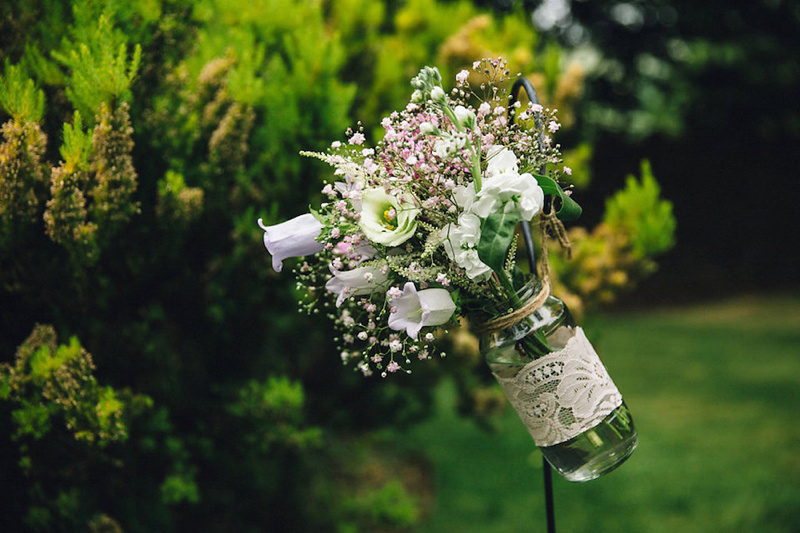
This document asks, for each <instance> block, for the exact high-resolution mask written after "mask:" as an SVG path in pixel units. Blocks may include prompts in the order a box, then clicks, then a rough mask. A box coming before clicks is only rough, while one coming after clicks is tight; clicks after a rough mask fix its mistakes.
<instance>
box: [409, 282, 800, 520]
mask: <svg viewBox="0 0 800 533" xmlns="http://www.w3.org/2000/svg"><path fill="white" fill-rule="evenodd" d="M585 329H586V330H587V333H588V335H589V338H590V339H592V341H593V343H594V344H595V347H596V348H597V350H598V352H599V353H600V355H601V357H602V358H603V360H604V362H605V364H606V367H607V368H608V369H609V372H610V373H611V375H612V377H613V378H614V381H615V382H616V384H617V386H618V388H619V389H620V391H621V392H622V393H623V395H624V397H625V400H626V403H627V404H628V406H629V407H630V408H631V410H632V412H633V415H634V419H635V422H636V425H637V429H638V432H639V447H638V449H637V450H636V451H635V452H634V454H633V456H632V457H631V458H630V459H629V460H628V462H626V463H625V464H623V465H622V466H621V467H620V468H619V469H617V470H616V471H614V472H612V473H611V474H609V475H607V476H605V477H602V478H600V479H598V480H595V481H590V482H588V483H582V484H575V483H570V482H567V481H566V480H564V479H563V478H560V477H559V476H558V475H555V479H554V484H555V501H556V519H557V525H558V530H559V531H562V532H584V531H587V532H588V531H591V532H606V531H609V532H616V531H620V532H662V531H663V532H677V531H679V532H681V533H688V532H704V533H705V532H720V531H731V532H734V531H735V532H741V531H754V532H768V531H780V532H790V531H800V423H798V415H800V298H791V297H774V298H769V297H763V298H758V299H756V298H740V299H736V300H732V301H730V302H724V303H719V304H713V305H703V306H695V307H690V308H685V309H675V310H661V311H651V312H646V313H645V312H639V313H626V314H614V315H607V316H602V317H594V318H593V319H592V320H590V321H588V322H587V324H586V325H585ZM453 394H454V393H453V391H452V389H451V388H448V387H446V386H445V387H442V388H441V389H440V390H439V391H438V402H439V407H438V413H437V415H436V416H435V417H434V418H433V419H431V420H428V421H426V422H425V423H423V424H421V425H419V426H417V427H415V428H414V429H413V431H411V432H410V433H409V434H406V438H409V439H411V443H410V444H411V445H412V446H415V447H417V448H418V449H420V450H424V453H426V455H427V456H428V457H429V459H430V460H431V461H432V463H433V469H434V474H433V475H434V478H435V495H436V496H435V498H436V499H435V502H434V503H433V506H432V507H433V512H432V514H431V516H430V517H429V518H428V520H427V521H426V522H425V524H424V527H423V528H421V531H429V532H452V531H459V532H471V531H475V532H504V533H505V532H516V531H520V532H521V531H543V530H544V529H545V517H544V503H543V492H542V481H541V464H540V461H541V458H540V457H541V456H540V455H539V454H538V452H536V451H535V447H534V445H533V443H532V441H531V440H530V437H529V436H528V434H527V432H526V431H525V429H524V428H523V427H522V424H521V422H519V420H518V419H517V418H516V414H515V413H514V412H513V411H512V410H511V409H510V408H509V409H507V411H506V413H505V415H504V416H503V417H502V419H501V420H500V421H499V424H498V426H499V431H498V432H496V433H486V432H484V431H482V430H480V429H478V427H477V426H476V425H475V424H474V423H473V422H471V421H469V420H465V419H462V418H459V417H458V416H457V415H455V414H454V413H453V409H452V408H451V407H450V406H449V405H448V404H450V403H452V401H453Z"/></svg>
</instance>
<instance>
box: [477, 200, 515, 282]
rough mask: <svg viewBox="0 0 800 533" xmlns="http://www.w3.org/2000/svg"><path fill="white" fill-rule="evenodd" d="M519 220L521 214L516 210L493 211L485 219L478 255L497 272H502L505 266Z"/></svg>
mask: <svg viewBox="0 0 800 533" xmlns="http://www.w3.org/2000/svg"><path fill="white" fill-rule="evenodd" d="M517 222H519V214H517V213H516V212H513V213H492V214H491V215H489V216H488V217H487V218H486V220H484V221H483V225H482V226H481V240H480V241H479V242H478V257H480V259H481V261H483V262H484V263H486V264H487V265H488V266H489V267H490V268H491V269H492V270H494V271H495V272H501V271H502V270H503V267H504V266H505V262H506V254H508V248H509V247H510V246H511V240H512V239H513V238H514V229H515V228H516V226H517Z"/></svg>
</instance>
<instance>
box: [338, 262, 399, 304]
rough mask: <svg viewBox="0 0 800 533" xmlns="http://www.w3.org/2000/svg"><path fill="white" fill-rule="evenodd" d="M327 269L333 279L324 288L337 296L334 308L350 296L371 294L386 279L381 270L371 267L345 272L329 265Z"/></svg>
mask: <svg viewBox="0 0 800 533" xmlns="http://www.w3.org/2000/svg"><path fill="white" fill-rule="evenodd" d="M329 268H330V271H331V274H333V277H332V278H331V279H329V280H328V282H327V283H325V288H326V289H328V291H329V292H335V293H336V294H338V295H339V296H338V297H337V298H336V307H339V306H340V305H342V302H344V301H345V300H346V299H347V298H349V297H351V296H361V295H364V294H370V293H372V292H373V291H375V290H376V289H378V288H379V287H380V286H381V285H382V284H383V283H384V282H385V281H386V280H387V279H388V278H387V276H386V274H384V273H382V272H381V269H379V268H374V267H371V266H363V267H359V268H354V269H353V270H347V271H342V270H337V269H336V268H334V267H333V265H329Z"/></svg>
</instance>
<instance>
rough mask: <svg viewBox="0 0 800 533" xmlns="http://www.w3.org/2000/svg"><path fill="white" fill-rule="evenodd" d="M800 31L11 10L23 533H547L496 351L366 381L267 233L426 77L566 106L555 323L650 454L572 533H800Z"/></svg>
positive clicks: (97, 7)
mask: <svg viewBox="0 0 800 533" xmlns="http://www.w3.org/2000/svg"><path fill="white" fill-rule="evenodd" d="M798 30H800V6H798V5H797V4H796V3H792V2H788V1H785V0H784V1H781V0H757V1H753V2H749V3H747V4H746V5H743V6H738V5H736V6H735V5H732V4H730V3H728V2H724V1H722V0H714V1H710V2H703V3H696V2H688V1H681V0H637V1H626V2H620V1H614V2H602V3H599V2H586V1H579V0H542V1H524V2H523V1H518V2H513V1H511V0H504V1H503V0H496V1H487V0H484V1H478V0H475V1H472V0H450V1H434V0H406V1H399V0H384V1H375V0H292V1H290V0H261V1H252V0H250V1H243V0H204V1H200V2H192V1H189V0H130V1H128V2H106V1H99V0H79V1H74V2H67V1H58V0H33V1H30V0H29V1H8V2H3V3H2V5H0V59H1V60H2V62H3V66H2V75H0V121H1V122H2V124H3V125H2V132H1V133H0V282H2V286H0V363H2V366H0V450H2V454H0V479H2V481H3V486H4V487H7V490H6V492H5V495H4V496H5V497H4V498H3V500H2V504H0V505H2V512H0V529H2V530H4V531H21V530H33V531H73V530H75V531H86V530H90V531H120V530H122V531H184V530H200V531H230V530H237V531H453V530H458V531H481V532H483V531H531V530H534V531H535V530H541V529H542V528H543V524H544V517H543V504H542V489H541V485H540V482H539V478H540V473H541V472H540V469H541V466H540V458H539V456H538V453H537V452H536V451H535V447H534V446H533V444H532V442H531V441H530V438H529V437H528V435H527V433H526V432H525V431H524V429H523V428H522V426H521V424H520V423H519V421H518V420H517V419H516V415H515V414H514V413H513V412H511V411H510V410H509V409H505V408H504V405H505V400H504V398H503V397H502V394H501V393H500V392H499V390H498V389H497V387H496V386H494V385H493V383H492V381H491V376H490V375H489V374H488V371H487V369H486V368H485V365H482V363H481V361H480V359H479V357H478V355H477V354H476V351H475V339H474V338H473V337H471V336H469V335H467V334H466V333H465V332H463V331H461V332H456V333H454V335H453V336H452V337H451V338H450V339H449V341H448V344H449V345H448V347H447V349H448V351H449V353H450V354H451V355H450V356H449V357H448V358H446V359H444V360H442V361H436V362H432V363H431V364H428V365H419V367H417V368H416V369H415V372H414V374H412V375H411V376H408V377H402V378H398V379H393V380H391V381H388V380H387V381H384V380H381V379H380V378H376V379H375V380H365V379H363V378H361V377H359V376H358V375H356V374H354V373H353V372H351V371H350V370H348V369H345V368H344V367H342V366H341V364H340V362H339V358H338V356H337V355H336V354H335V353H332V345H331V343H330V337H331V335H332V334H333V333H332V330H331V328H330V325H328V324H326V323H325V322H324V320H320V319H317V318H316V317H313V318H309V317H305V316H303V315H299V314H297V313H296V311H295V294H294V285H293V282H292V279H291V275H290V274H289V273H288V272H285V273H284V274H283V275H278V274H276V273H275V272H273V271H272V269H271V268H270V266H269V264H270V262H269V258H268V256H267V254H266V252H265V250H264V248H263V245H262V243H261V231H260V230H259V228H258V226H257V225H256V224H255V220H256V219H257V218H259V217H261V218H264V219H265V222H266V223H275V222H278V221H280V220H283V219H286V218H289V217H291V216H294V215H297V214H299V213H302V212H305V211H306V209H307V206H308V204H309V203H311V204H313V203H315V202H317V201H318V200H319V196H318V192H317V191H319V190H320V188H321V183H322V180H323V179H324V178H326V176H327V174H326V173H327V172H328V169H327V168H325V167H324V166H323V165H321V164H318V162H315V161H313V160H309V159H306V158H301V157H299V155H298V152H299V151H300V150H323V149H324V148H325V147H326V146H327V145H328V144H329V143H330V142H331V141H333V140H337V139H341V138H342V137H343V132H344V130H345V129H346V128H347V127H348V126H353V125H355V124H356V123H357V122H358V121H360V122H361V123H362V124H363V126H364V128H365V131H366V132H367V133H368V134H369V136H370V138H371V140H372V141H375V140H377V139H378V138H379V135H380V132H379V130H378V125H379V123H380V119H381V118H382V117H383V116H385V115H386V114H388V113H389V112H390V111H391V110H393V109H396V108H399V107H401V106H403V105H404V104H405V102H406V101H407V99H408V97H409V95H410V90H409V86H408V80H409V79H410V78H411V77H412V76H413V75H415V74H416V72H417V71H418V69H419V68H420V67H421V66H423V65H426V64H431V65H437V66H438V67H439V68H440V70H441V71H442V74H443V76H444V78H445V79H450V80H452V79H453V76H454V75H455V73H456V72H458V71H459V70H460V69H462V68H464V67H468V66H469V65H471V64H472V62H473V61H474V60H476V59H480V58H482V57H488V56H497V55H502V56H504V57H506V58H507V59H509V61H510V65H511V69H512V71H513V72H520V73H522V74H523V75H524V76H526V77H528V78H529V79H530V80H531V81H532V82H533V83H534V85H535V86H536V88H537V89H538V91H539V92H540V98H541V99H542V100H543V102H544V103H545V104H546V105H550V106H555V107H558V108H559V114H560V117H561V120H562V122H563V124H564V128H563V130H562V131H561V132H559V133H560V137H559V138H558V141H559V142H561V143H562V146H563V147H564V151H565V155H566V160H567V164H568V165H570V166H571V167H572V168H573V178H574V180H575V182H574V186H575V193H574V194H575V195H576V198H577V199H578V200H579V202H580V203H581V204H582V205H583V206H584V208H585V214H584V217H583V219H582V220H581V221H580V227H578V226H575V227H571V228H570V229H569V231H570V236H571V239H572V242H573V246H574V257H573V259H572V261H569V262H567V261H565V260H564V259H563V258H559V256H558V254H557V253H556V251H555V250H554V253H553V254H551V257H552V258H553V265H552V266H553V269H554V273H555V275H556V277H557V281H558V283H557V294H559V296H562V297H563V298H564V299H565V300H566V301H567V302H568V303H569V305H570V306H571V308H572V309H573V310H575V311H576V313H578V314H579V315H581V316H582V317H583V320H584V323H585V324H586V327H587V328H588V329H589V331H590V336H591V338H592V339H593V340H594V341H595V343H596V345H597V347H598V349H599V351H600V353H601V355H602V356H603V359H604V361H605V362H606V364H607V366H608V368H609V370H610V372H611V374H612V375H613V376H614V378H615V381H616V382H617V384H618V386H619V387H620V389H621V390H622V392H623V394H624V395H625V397H626V401H627V403H628V405H629V406H630V407H631V409H632V410H633V412H634V416H635V420H636V422H637V423H638V426H639V429H640V448H639V450H637V451H636V453H635V454H634V455H633V457H632V459H631V460H630V461H629V462H628V463H626V464H625V465H624V466H623V467H622V468H620V469H619V470H618V471H616V472H614V473H613V474H611V475H609V476H607V477H605V478H602V479H600V480H597V481H594V482H591V483H587V484H582V485H574V484H569V483H567V482H565V481H563V480H560V479H557V480H556V483H555V490H556V509H557V518H558V521H559V525H560V527H562V528H563V530H565V531H674V530H682V531H793V530H796V529H797V528H798V527H800V486H798V485H799V484H800V483H799V482H798V480H800V463H799V462H798V460H797V457H796V454H794V453H793V451H794V450H795V449H796V448H797V445H798V444H800V434H798V428H797V425H796V424H794V423H793V422H794V418H795V414H796V413H797V409H798V408H800V397H799V396H800V392H798V391H800V388H798V376H800V362H798V347H799V346H800V328H798V326H800V291H799V290H798V288H799V286H800V276H799V275H798V274H799V273H798V266H797V265H798V247H797V242H798V237H800V220H799V219H798V217H797V216H796V215H792V213H793V212H795V208H794V207H795V206H794V203H795V201H796V198H798V192H800V191H798V189H799V188H800V185H798V183H800V180H798V179H797V176H798V170H797V169H798V168H800V151H798V150H797V145H798V141H800V114H798V112H797V111H798V110H797V105H798V102H800V90H799V89H798V81H797V80H798V79H800V59H798V58H800V31H798ZM634 289H635V290H634Z"/></svg>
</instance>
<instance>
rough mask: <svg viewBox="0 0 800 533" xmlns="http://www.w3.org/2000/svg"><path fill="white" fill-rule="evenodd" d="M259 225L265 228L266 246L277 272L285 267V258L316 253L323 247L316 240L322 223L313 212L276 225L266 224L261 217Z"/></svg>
mask: <svg viewBox="0 0 800 533" xmlns="http://www.w3.org/2000/svg"><path fill="white" fill-rule="evenodd" d="M258 225H259V226H260V227H261V229H262V230H264V246H266V247H267V251H268V252H269V253H270V255H272V268H274V269H275V272H280V271H281V269H283V260H284V259H286V258H288V257H299V256H303V255H309V254H315V253H317V252H319V251H321V250H322V248H323V244H322V243H321V242H318V241H317V240H316V238H317V237H318V236H319V234H320V232H321V231H322V224H320V222H319V220H317V219H316V218H314V215H312V214H311V213H306V214H305V215H300V216H298V217H295V218H293V219H291V220H287V221H286V222H281V223H280V224H276V225H274V226H265V225H264V223H263V222H262V220H261V219H260V218H259V219H258Z"/></svg>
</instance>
